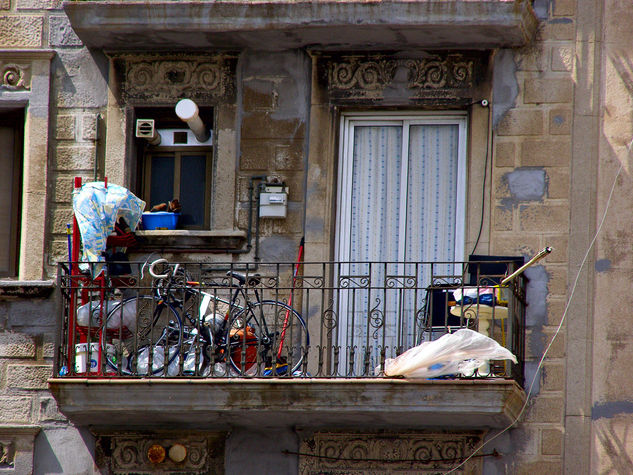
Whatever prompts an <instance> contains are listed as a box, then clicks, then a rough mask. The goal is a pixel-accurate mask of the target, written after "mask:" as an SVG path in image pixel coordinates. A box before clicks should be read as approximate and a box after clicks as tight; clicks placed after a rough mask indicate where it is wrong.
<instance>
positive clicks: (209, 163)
mask: <svg viewBox="0 0 633 475" xmlns="http://www.w3.org/2000/svg"><path fill="white" fill-rule="evenodd" d="M188 153H190V154H196V155H202V154H204V155H205V156H206V174H205V184H204V188H205V189H204V211H203V212H204V223H203V224H202V226H187V227H185V228H183V229H192V230H209V229H210V225H211V209H212V206H211V197H212V190H213V157H214V150H213V146H210V147H207V146H200V147H198V146H195V147H177V146H169V147H160V146H159V147H147V148H146V149H145V150H144V151H143V157H142V166H143V168H142V184H141V189H142V193H143V197H142V199H143V200H144V201H145V202H146V203H147V206H148V208H147V210H148V211H149V207H151V206H152V205H153V204H152V203H150V202H149V198H150V188H151V173H152V167H151V161H152V157H155V156H160V155H174V161H175V162H177V163H178V166H176V165H175V166H174V193H173V195H174V197H178V198H180V170H181V168H180V166H181V157H182V155H186V154H188ZM154 204H155V203H154Z"/></svg>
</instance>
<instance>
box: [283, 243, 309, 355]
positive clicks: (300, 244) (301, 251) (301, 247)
mask: <svg viewBox="0 0 633 475" xmlns="http://www.w3.org/2000/svg"><path fill="white" fill-rule="evenodd" d="M304 245H305V238H304V237H302V238H301V242H300V243H299V253H298V255H297V263H296V264H295V269H294V272H293V273H292V288H291V289H290V297H289V298H288V306H289V307H292V295H293V293H294V290H295V282H296V281H297V273H298V272H299V266H300V265H301V258H302V256H303V246H304ZM289 318H290V309H288V310H286V318H285V319H284V326H283V330H282V331H281V336H280V337H279V351H277V361H279V360H280V359H281V351H282V350H283V347H284V339H285V338H286V330H287V328H288V319H289Z"/></svg>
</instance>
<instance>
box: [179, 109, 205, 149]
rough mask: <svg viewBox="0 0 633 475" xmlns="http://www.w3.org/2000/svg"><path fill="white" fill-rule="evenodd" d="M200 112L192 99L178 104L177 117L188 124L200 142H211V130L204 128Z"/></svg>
mask: <svg viewBox="0 0 633 475" xmlns="http://www.w3.org/2000/svg"><path fill="white" fill-rule="evenodd" d="M198 112H199V110H198V106H197V104H196V103H195V102H193V101H192V100H191V99H181V100H180V101H178V103H177V104H176V115H177V116H178V117H179V118H180V119H181V120H182V121H184V122H186V123H187V125H188V126H189V128H190V129H191V131H192V132H193V134H194V135H195V136H196V140H198V142H206V141H207V140H209V130H208V129H207V128H206V127H205V126H204V122H202V119H200V116H199V115H198Z"/></svg>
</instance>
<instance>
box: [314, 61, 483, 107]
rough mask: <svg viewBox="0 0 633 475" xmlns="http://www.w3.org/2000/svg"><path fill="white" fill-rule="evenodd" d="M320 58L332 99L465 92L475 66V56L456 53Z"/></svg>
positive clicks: (421, 95)
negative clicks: (413, 56) (395, 56)
mask: <svg viewBox="0 0 633 475" xmlns="http://www.w3.org/2000/svg"><path fill="white" fill-rule="evenodd" d="M323 60H324V61H325V62H326V66H325V68H326V70H327V73H326V74H327V88H328V92H329V94H330V97H331V98H334V99H336V98H339V99H380V98H383V97H384V96H385V90H387V89H392V90H393V91H399V93H400V94H401V95H404V96H407V97H409V98H424V97H426V96H432V97H437V96H438V94H441V93H442V92H446V91H460V90H461V91H468V90H470V88H472V87H473V83H474V77H475V69H476V65H477V61H476V58H473V57H467V56H464V55H462V54H458V53H455V54H446V55H431V54H429V55H427V57H425V58H409V59H407V58H392V57H389V56H384V57H381V56H341V57H335V58H324V59H323ZM449 95H450V94H449Z"/></svg>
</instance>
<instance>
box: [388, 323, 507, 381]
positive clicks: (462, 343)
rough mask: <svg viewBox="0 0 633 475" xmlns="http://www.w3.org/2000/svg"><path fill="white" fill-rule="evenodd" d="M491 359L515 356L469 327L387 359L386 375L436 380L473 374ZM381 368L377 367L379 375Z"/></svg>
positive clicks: (505, 358) (504, 358)
mask: <svg viewBox="0 0 633 475" xmlns="http://www.w3.org/2000/svg"><path fill="white" fill-rule="evenodd" d="M488 360H512V361H513V362H515V363H516V362H517V359H516V357H515V356H514V355H513V354H512V352H511V351H510V350H508V349H507V348H504V347H502V346H501V345H500V344H499V343H497V342H496V341H495V340H493V339H492V338H489V337H487V336H485V335H482V334H481V333H478V332H476V331H473V330H468V329H466V328H464V329H461V330H457V331H456V332H455V333H449V334H446V335H444V336H442V337H441V338H439V339H437V340H435V341H427V342H424V343H422V344H420V345H418V346H415V347H413V348H411V349H410V350H407V351H405V352H404V353H402V354H401V355H400V356H398V357H396V358H393V359H392V358H387V360H385V376H404V377H405V378H435V377H438V376H444V375H448V374H457V373H463V374H472V372H473V371H474V370H475V369H476V368H479V367H480V366H482V365H484V364H485V363H486V362H487V361H488ZM379 372H380V367H378V368H376V373H379Z"/></svg>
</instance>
